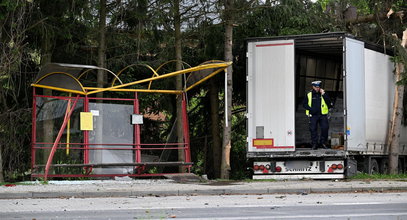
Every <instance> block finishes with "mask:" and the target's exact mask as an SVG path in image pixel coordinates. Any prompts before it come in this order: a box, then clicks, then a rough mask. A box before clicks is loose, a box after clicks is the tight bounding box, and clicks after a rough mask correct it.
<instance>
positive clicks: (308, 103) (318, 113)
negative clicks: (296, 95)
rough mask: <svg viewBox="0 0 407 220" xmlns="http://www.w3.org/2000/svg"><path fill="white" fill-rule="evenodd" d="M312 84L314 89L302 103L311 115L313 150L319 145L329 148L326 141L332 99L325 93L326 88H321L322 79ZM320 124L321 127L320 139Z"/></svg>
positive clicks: (309, 115) (310, 126)
mask: <svg viewBox="0 0 407 220" xmlns="http://www.w3.org/2000/svg"><path fill="white" fill-rule="evenodd" d="M311 84H312V91H310V92H308V93H307V94H306V96H305V98H304V101H303V103H302V105H303V106H304V108H305V109H306V110H305V113H306V114H307V116H308V117H309V122H310V124H309V129H310V132H311V144H312V150H316V149H317V148H318V146H320V147H321V148H324V149H328V147H327V146H326V142H327V141H328V129H329V123H328V113H329V109H330V108H331V107H332V104H331V100H330V99H329V96H328V95H327V94H326V93H325V90H323V89H322V88H321V81H314V82H312V83H311ZM318 125H319V128H320V129H321V135H320V137H319V140H318Z"/></svg>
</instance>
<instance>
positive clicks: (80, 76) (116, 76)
mask: <svg viewBox="0 0 407 220" xmlns="http://www.w3.org/2000/svg"><path fill="white" fill-rule="evenodd" d="M92 70H104V71H106V72H108V73H111V74H112V75H113V76H114V79H115V80H116V79H117V80H119V82H120V84H123V82H122V81H121V80H120V78H119V76H118V75H116V74H115V73H114V72H112V71H111V70H109V69H106V68H102V67H100V68H97V69H88V70H85V71H84V72H83V73H81V75H79V76H78V80H79V79H81V78H82V76H84V75H85V74H86V73H88V72H90V71H92Z"/></svg>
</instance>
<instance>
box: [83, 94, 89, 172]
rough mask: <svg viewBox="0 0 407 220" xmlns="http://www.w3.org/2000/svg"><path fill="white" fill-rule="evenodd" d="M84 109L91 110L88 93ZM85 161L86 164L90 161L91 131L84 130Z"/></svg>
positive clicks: (85, 110)
mask: <svg viewBox="0 0 407 220" xmlns="http://www.w3.org/2000/svg"><path fill="white" fill-rule="evenodd" d="M83 111H84V112H89V97H88V96H87V95H86V96H85V100H84V103H83ZM83 143H84V146H83V147H84V152H83V161H84V163H85V164H87V163H89V131H86V130H85V131H83Z"/></svg>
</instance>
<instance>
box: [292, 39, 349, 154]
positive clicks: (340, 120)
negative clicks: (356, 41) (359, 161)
mask: <svg viewBox="0 0 407 220" xmlns="http://www.w3.org/2000/svg"><path fill="white" fill-rule="evenodd" d="M342 68H343V38H342V37H341V36H333V37H330V38H326V37H324V38H315V37H313V38H311V39H310V37H307V36H304V37H303V38H297V39H295V83H296V85H295V88H296V91H295V97H296V101H295V105H296V109H295V131H296V135H295V144H296V148H297V149H300V148H310V147H311V146H310V140H311V137H310V136H311V135H310V131H309V119H308V117H307V116H306V115H305V110H304V108H303V106H302V103H303V100H304V97H305V96H306V94H307V93H308V92H309V91H311V89H312V88H311V82H312V81H315V80H321V81H322V88H323V89H324V90H325V91H326V92H327V94H328V95H329V97H330V99H331V102H332V103H333V108H331V109H330V113H329V125H330V127H329V138H328V144H329V145H330V146H331V147H332V148H334V149H339V150H341V149H344V130H345V129H344V116H343V108H344V107H343V106H344V102H343V97H344V96H343V87H344V86H343V77H342V76H343V74H342V72H343V71H342Z"/></svg>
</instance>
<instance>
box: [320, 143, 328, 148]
mask: <svg viewBox="0 0 407 220" xmlns="http://www.w3.org/2000/svg"><path fill="white" fill-rule="evenodd" d="M321 148H322V149H329V147H327V146H326V145H325V144H321Z"/></svg>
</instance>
